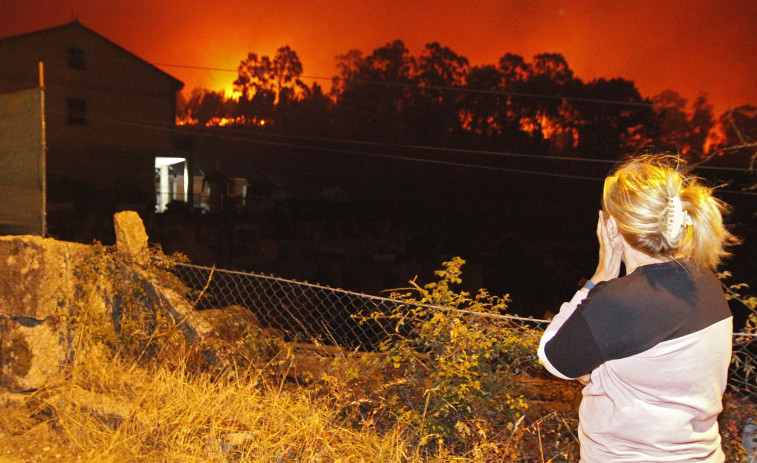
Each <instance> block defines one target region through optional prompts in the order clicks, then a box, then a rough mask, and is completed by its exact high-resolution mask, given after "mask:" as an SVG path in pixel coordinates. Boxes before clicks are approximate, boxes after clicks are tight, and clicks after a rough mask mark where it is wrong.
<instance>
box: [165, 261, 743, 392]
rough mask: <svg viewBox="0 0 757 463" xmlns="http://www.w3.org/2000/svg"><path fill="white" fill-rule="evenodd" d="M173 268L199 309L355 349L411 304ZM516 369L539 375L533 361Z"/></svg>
mask: <svg viewBox="0 0 757 463" xmlns="http://www.w3.org/2000/svg"><path fill="white" fill-rule="evenodd" d="M174 272H175V273H176V274H177V275H178V276H179V277H180V278H181V280H182V281H183V282H184V284H185V285H187V287H189V288H190V289H191V290H194V291H197V292H198V303H197V307H196V309H197V310H204V309H210V308H223V307H229V306H234V305H236V306H242V307H245V308H247V309H249V310H251V311H253V313H255V315H256V316H257V317H258V320H259V322H260V324H261V326H262V327H264V328H274V329H278V330H280V331H281V332H282V334H283V335H284V337H285V338H286V339H288V340H293V341H302V342H320V343H324V344H332V345H337V346H341V347H344V348H347V349H350V350H353V349H360V350H375V349H376V348H377V347H378V345H379V344H380V343H381V341H383V340H385V339H387V338H388V337H389V336H392V335H393V333H395V331H394V330H395V327H394V325H393V324H392V323H391V322H390V321H389V320H386V319H381V318H373V317H370V315H371V314H373V313H383V314H390V313H392V312H393V310H394V309H395V308H397V307H398V306H400V305H403V304H406V302H405V301H399V300H394V299H390V298H384V297H378V296H372V295H367V294H361V293H355V292H351V291H345V290H342V289H335V288H330V287H326V286H320V285H315V284H310V283H307V282H299V281H293V280H287V279H283V278H277V277H273V276H266V275H260V274H254V273H245V272H236V271H229V270H219V269H215V268H210V267H201V266H196V265H190V264H177V265H176V266H175V267H174ZM488 316H491V315H488ZM494 317H497V318H500V319H504V320H507V323H508V324H509V325H510V326H511V327H512V328H513V329H516V330H522V331H523V333H524V335H526V334H528V335H533V331H534V330H535V331H537V332H538V331H542V330H544V329H545V328H546V327H547V325H548V324H549V322H548V321H547V320H538V319H531V318H521V317H514V316H507V315H495V316H494ZM733 339H734V340H733V361H732V364H731V369H730V373H729V383H728V389H729V391H730V392H732V393H735V394H738V395H739V396H741V397H743V398H745V399H747V400H749V401H750V402H752V403H755V402H757V360H755V359H757V336H755V335H754V334H748V333H735V334H734V338H733ZM513 368H514V369H516V370H518V371H519V372H524V373H527V374H531V375H534V376H538V374H537V373H535V371H534V370H535V369H534V368H530V367H529V365H513Z"/></svg>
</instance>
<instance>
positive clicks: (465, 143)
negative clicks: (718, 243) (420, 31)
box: [177, 40, 757, 167]
mask: <svg viewBox="0 0 757 463" xmlns="http://www.w3.org/2000/svg"><path fill="white" fill-rule="evenodd" d="M336 68H337V73H336V75H335V76H333V78H332V82H331V89H330V90H329V91H328V92H325V91H324V89H323V88H322V87H321V85H320V84H318V83H315V82H314V83H312V84H310V85H308V84H307V83H305V82H304V81H303V77H302V69H303V66H302V62H301V61H300V59H299V57H298V56H297V53H296V52H295V51H294V50H292V49H291V48H290V47H289V46H283V47H281V48H279V49H278V50H277V51H276V54H275V55H274V56H273V58H270V57H268V56H260V55H258V54H256V53H249V54H248V55H247V57H245V58H244V59H243V60H242V61H241V62H240V64H239V67H238V69H237V77H236V79H235V80H234V82H233V85H234V93H233V94H232V95H230V96H228V97H227V96H226V95H225V94H224V93H223V92H217V91H211V90H207V89H195V90H194V91H193V92H192V94H191V95H190V96H189V98H184V97H180V99H179V108H178V112H177V114H178V116H177V117H178V119H179V120H180V121H182V122H183V123H190V124H197V125H201V126H213V125H233V126H235V127H245V128H249V129H250V130H265V131H270V132H273V133H276V134H281V135H292V136H309V137H317V138H318V139H322V140H360V141H366V142H375V143H382V144H385V145H412V146H425V147H438V148H465V149H480V150H493V151H508V152H516V153H523V154H539V155H555V156H567V157H581V158H604V159H618V158H619V157H622V156H624V155H628V154H633V153H638V152H641V151H643V150H649V149H653V150H655V151H666V152H671V153H678V154H681V155H684V156H686V157H688V158H689V159H690V161H693V162H703V161H709V162H710V163H715V164H717V163H720V164H727V165H728V164H730V165H735V166H740V167H743V166H745V165H746V164H745V163H747V164H748V165H749V166H750V167H753V165H754V161H755V140H757V108H755V107H754V106H749V105H745V106H741V107H738V108H735V109H732V110H729V111H726V112H725V113H723V114H721V115H719V116H716V115H715V113H714V111H713V107H712V105H711V104H710V103H709V102H708V101H707V96H706V94H700V95H699V96H698V97H697V98H696V99H695V101H693V103H692V104H691V105H689V104H688V102H687V101H686V100H685V99H684V98H683V97H682V96H681V95H680V94H678V93H677V92H676V91H674V90H666V91H663V92H662V93H660V94H659V95H655V96H652V97H644V96H642V95H641V94H640V93H639V91H638V89H637V88H636V85H635V84H634V82H633V81H632V80H628V79H625V78H613V79H605V78H599V79H595V80H592V81H590V82H584V81H582V80H581V79H580V78H578V77H576V76H575V74H574V72H573V70H572V69H571V68H570V66H569V64H568V63H567V61H566V60H565V58H564V57H563V56H562V55H561V54H559V53H542V54H538V55H535V56H534V57H533V58H532V59H531V61H527V60H526V59H524V58H523V57H522V56H519V55H516V54H511V53H506V54H504V55H503V56H502V58H500V59H499V61H498V62H497V63H496V64H488V65H482V66H471V65H470V63H469V61H468V59H467V58H465V57H463V56H460V55H458V54H457V53H455V52H454V51H453V50H451V49H450V48H448V47H445V46H442V45H440V44H439V43H437V42H434V43H430V44H427V45H426V46H425V48H424V49H423V50H422V51H421V53H420V55H419V56H413V55H411V54H410V53H409V51H408V49H407V48H406V47H405V45H404V43H403V42H402V41H401V40H395V41H393V42H391V43H387V44H386V45H384V46H382V47H379V48H376V49H375V50H373V52H372V53H371V54H369V55H364V54H363V53H362V52H361V51H359V50H351V51H349V52H347V53H346V54H344V55H341V56H338V57H337V59H336Z"/></svg>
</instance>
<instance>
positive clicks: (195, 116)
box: [177, 88, 232, 126]
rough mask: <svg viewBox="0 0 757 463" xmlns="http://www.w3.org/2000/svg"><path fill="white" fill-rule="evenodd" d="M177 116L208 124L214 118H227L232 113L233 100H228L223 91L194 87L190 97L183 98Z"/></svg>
mask: <svg viewBox="0 0 757 463" xmlns="http://www.w3.org/2000/svg"><path fill="white" fill-rule="evenodd" d="M180 101H181V105H180V109H179V110H178V111H177V118H179V119H181V120H183V121H184V122H186V123H196V124H198V125H202V126H204V125H207V124H208V122H210V121H211V120H212V119H214V118H225V117H229V116H230V115H231V103H232V101H231V100H227V99H226V97H225V96H224V93H223V92H214V91H211V90H208V89H204V88H194V89H192V93H191V94H190V96H189V99H188V100H187V99H185V98H184V97H182V98H181V100H180Z"/></svg>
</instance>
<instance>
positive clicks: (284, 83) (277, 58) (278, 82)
mask: <svg viewBox="0 0 757 463" xmlns="http://www.w3.org/2000/svg"><path fill="white" fill-rule="evenodd" d="M301 75H302V63H301V62H300V59H299V57H298V56H297V53H296V52H295V51H294V50H292V49H291V48H290V47H289V46H288V45H287V46H283V47H280V48H279V49H278V50H276V54H275V55H274V58H273V60H271V59H270V58H269V57H268V56H258V55H257V54H256V53H249V54H248V55H247V58H246V59H244V60H242V62H241V63H240V64H239V67H238V68H237V79H236V80H235V81H234V90H235V91H236V92H238V93H239V95H240V97H239V102H238V108H237V113H238V115H239V116H244V117H245V118H247V119H248V120H249V121H252V122H253V123H257V124H262V123H265V121H267V120H269V119H270V118H271V117H273V114H274V111H275V106H276V104H277V103H278V101H279V100H280V97H281V95H282V93H284V92H286V93H287V98H288V99H292V98H297V97H298V96H299V95H300V93H301V92H302V90H303V88H304V87H305V85H304V84H303V83H302V81H301V80H300V76H301Z"/></svg>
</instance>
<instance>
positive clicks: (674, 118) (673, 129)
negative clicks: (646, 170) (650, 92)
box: [652, 90, 715, 161]
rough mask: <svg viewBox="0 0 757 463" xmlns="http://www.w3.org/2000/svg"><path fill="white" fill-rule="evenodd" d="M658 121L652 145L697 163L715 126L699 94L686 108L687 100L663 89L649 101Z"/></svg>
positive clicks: (704, 101)
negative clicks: (690, 107)
mask: <svg viewBox="0 0 757 463" xmlns="http://www.w3.org/2000/svg"><path fill="white" fill-rule="evenodd" d="M652 103H653V105H654V106H653V107H654V111H655V113H656V115H657V118H658V120H659V133H658V134H657V136H656V137H655V139H654V144H655V146H656V147H657V148H658V149H660V150H663V151H670V152H673V153H679V154H681V155H684V156H687V157H689V158H690V159H691V160H693V161H696V160H700V159H702V158H704V156H705V154H706V152H707V151H708V145H709V141H708V139H709V137H710V132H711V130H712V128H713V127H714V125H715V121H714V116H713V113H712V105H710V104H709V103H708V102H707V97H706V95H704V94H701V95H699V96H698V97H697V99H696V100H695V102H694V104H693V105H692V109H691V111H689V110H688V109H687V101H686V99H684V98H683V97H682V96H681V95H679V94H678V92H675V91H673V90H664V91H663V92H661V93H660V94H659V95H656V96H654V97H653V98H652Z"/></svg>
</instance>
